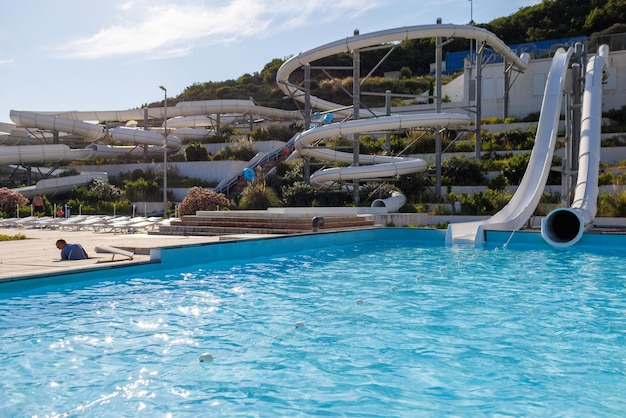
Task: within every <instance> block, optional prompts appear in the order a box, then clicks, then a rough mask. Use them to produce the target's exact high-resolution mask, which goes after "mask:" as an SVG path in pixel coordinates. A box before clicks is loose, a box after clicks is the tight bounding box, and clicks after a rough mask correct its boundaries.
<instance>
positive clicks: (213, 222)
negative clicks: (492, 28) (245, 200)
mask: <svg viewBox="0 0 626 418" xmlns="http://www.w3.org/2000/svg"><path fill="white" fill-rule="evenodd" d="M254 212H256V213H254ZM373 226H374V216H371V215H348V216H323V217H322V216H317V217H311V216H306V215H302V216H298V215H289V216H285V215H277V214H271V213H267V212H263V211H233V212H203V213H202V215H185V216H183V217H182V218H181V219H179V220H172V221H171V222H170V225H163V226H160V227H159V230H158V232H157V231H154V232H152V233H154V234H158V235H202V236H215V235H229V234H302V233H307V232H316V231H331V230H346V229H354V228H371V227H373Z"/></svg>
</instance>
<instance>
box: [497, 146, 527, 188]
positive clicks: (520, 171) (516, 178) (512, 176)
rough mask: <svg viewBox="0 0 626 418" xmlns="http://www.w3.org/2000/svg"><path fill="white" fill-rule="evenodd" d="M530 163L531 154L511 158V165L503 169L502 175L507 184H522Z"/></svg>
mask: <svg viewBox="0 0 626 418" xmlns="http://www.w3.org/2000/svg"><path fill="white" fill-rule="evenodd" d="M529 161H530V153H529V152H525V153H523V154H517V155H514V156H513V157H511V159H510V160H509V163H508V164H507V165H506V167H504V168H503V169H502V175H503V176H504V178H505V179H506V182H507V184H509V185H511V186H516V185H518V184H520V183H521V181H522V177H524V173H525V172H526V167H528V162H529Z"/></svg>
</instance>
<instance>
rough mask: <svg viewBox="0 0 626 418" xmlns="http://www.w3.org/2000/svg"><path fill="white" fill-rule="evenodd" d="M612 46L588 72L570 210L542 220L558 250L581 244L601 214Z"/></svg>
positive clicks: (596, 58) (594, 59)
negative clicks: (605, 94)
mask: <svg viewBox="0 0 626 418" xmlns="http://www.w3.org/2000/svg"><path fill="white" fill-rule="evenodd" d="M608 59H609V47H608V46H607V45H602V46H601V47H600V48H599V50H598V54H597V55H594V56H593V57H591V59H590V60H589V61H588V62H587V66H586V69H585V89H584V92H583V100H582V111H581V124H580V132H581V135H580V147H579V152H578V178H577V181H576V187H575V189H574V199H573V201H572V204H571V205H570V207H569V208H558V209H555V210H553V211H552V212H550V213H549V214H548V215H547V216H546V217H545V218H544V219H543V220H542V221H541V236H542V237H543V239H544V240H545V241H546V242H547V243H548V244H550V245H552V246H554V247H569V246H571V245H574V244H575V243H577V242H578V241H579V240H580V239H581V238H582V236H583V233H584V232H585V230H587V229H589V227H591V226H592V223H593V219H594V218H595V216H596V211H597V199H598V171H599V168H600V146H601V140H600V137H601V129H602V83H603V82H604V80H606V77H607V76H608Z"/></svg>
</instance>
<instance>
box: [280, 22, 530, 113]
mask: <svg viewBox="0 0 626 418" xmlns="http://www.w3.org/2000/svg"><path fill="white" fill-rule="evenodd" d="M438 36H440V37H448V38H465V39H475V40H477V41H480V42H485V43H487V45H489V46H490V47H491V48H493V49H494V51H496V52H497V53H498V54H500V55H502V56H503V57H504V58H506V60H507V61H509V62H510V63H512V64H513V66H514V67H515V68H517V69H518V70H520V71H524V70H525V69H526V62H524V60H522V59H521V58H520V57H518V56H517V55H516V54H515V52H514V51H513V50H511V49H510V48H509V47H508V46H507V45H506V44H505V43H504V42H503V41H502V40H500V39H499V38H498V37H497V36H496V35H494V34H493V33H491V32H489V31H488V30H486V29H482V28H478V27H476V26H471V25H453V24H435V25H420V26H408V27H401V28H395V29H387V30H382V31H378V32H372V33H368V34H363V35H356V36H352V37H349V38H346V39H341V40H339V41H335V42H331V43H328V44H325V45H322V46H320V47H317V48H313V49H311V50H308V51H305V52H301V53H299V54H298V55H296V56H294V57H292V58H290V59H288V60H287V61H286V62H285V63H284V64H283V65H282V66H281V67H280V68H279V69H278V72H277V73H276V81H277V83H278V87H279V88H280V89H281V90H282V91H283V92H284V93H285V94H287V95H288V96H293V97H294V98H295V99H296V100H298V101H301V102H303V101H304V98H305V91H304V90H303V89H302V88H300V87H298V86H295V85H293V84H291V83H290V82H289V76H290V75H291V73H293V72H294V71H296V70H298V69H299V68H301V67H302V66H303V65H305V64H310V63H311V62H313V61H316V60H319V59H321V58H325V57H328V56H330V55H335V54H339V53H343V52H348V53H349V52H351V51H353V50H355V49H360V48H365V47H369V46H372V45H378V44H383V43H389V42H398V41H405V40H409V39H420V38H434V37H438ZM310 99H311V106H312V107H314V108H317V109H320V110H333V111H334V112H335V113H338V114H342V115H351V114H352V109H351V108H346V107H345V106H343V105H338V104H336V103H332V102H329V101H326V100H322V99H320V98H318V97H314V96H311V98H310ZM338 108H343V110H337V109H338Z"/></svg>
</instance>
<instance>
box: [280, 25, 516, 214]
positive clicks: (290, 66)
mask: <svg viewBox="0 0 626 418" xmlns="http://www.w3.org/2000/svg"><path fill="white" fill-rule="evenodd" d="M432 37H445V38H457V37H459V38H466V39H474V40H476V41H479V42H484V43H486V44H487V45H489V46H490V47H491V48H492V49H493V50H494V51H495V52H497V53H498V54H500V55H502V56H504V57H505V58H506V59H507V60H508V61H509V62H511V63H512V64H513V65H514V66H515V67H516V68H517V69H518V70H520V71H523V70H524V69H525V68H526V63H525V62H524V61H523V60H521V59H520V58H519V57H518V56H517V55H515V53H514V52H513V51H512V50H511V49H509V48H508V47H507V46H506V44H505V43H504V42H502V41H501V40H500V39H498V38H497V37H496V36H495V35H494V34H493V33H491V32H489V31H487V30H484V29H481V28H477V27H474V26H466V25H451V24H436V25H423V26H410V27H402V28H396V29H388V30H384V31H379V32H372V33H369V34H363V35H355V36H352V37H348V38H346V39H342V40H339V41H336V42H331V43H328V44H325V45H322V46H320V47H317V48H314V49H311V50H309V51H306V52H301V53H299V54H298V55H296V56H294V57H292V58H290V59H289V60H287V61H286V62H285V63H284V64H283V65H282V66H281V67H280V68H279V70H278V72H277V74H276V79H277V82H278V86H279V88H280V89H281V90H282V91H283V92H285V94H287V95H288V96H291V97H293V98H294V99H295V100H298V101H302V102H304V100H305V96H306V95H305V91H304V90H303V88H302V87H300V86H298V85H295V84H293V83H290V82H289V77H290V75H291V74H292V73H293V72H294V71H296V70H298V69H300V68H301V67H302V66H304V65H305V64H309V63H312V62H314V61H316V60H319V59H321V58H324V57H327V56H331V55H335V54H339V53H343V52H347V53H350V52H352V51H354V50H358V49H361V48H366V47H369V46H373V45H379V44H385V43H395V42H399V41H404V40H409V39H419V38H432ZM310 103H311V107H312V108H315V109H319V110H321V111H332V112H333V113H335V114H340V115H345V116H350V115H352V113H353V110H351V108H349V107H348V108H346V106H343V105H340V104H337V103H332V102H329V101H326V100H322V99H320V98H317V97H314V96H310ZM469 122H470V119H469V117H468V116H467V115H465V114H455V113H429V114H426V113H421V114H414V115H392V116H379V115H376V117H373V118H368V119H358V120H351V121H344V122H340V123H331V124H329V125H325V126H321V127H316V128H313V129H309V130H308V131H305V132H303V133H301V134H300V135H299V137H297V138H296V140H295V147H296V149H297V150H298V152H299V153H300V154H302V155H305V156H312V157H316V158H319V159H322V160H326V161H336V162H343V163H352V162H353V161H354V155H353V154H351V153H346V152H339V151H334V150H329V149H325V148H322V147H314V146H313V145H314V144H315V143H316V142H317V141H319V140H321V139H323V138H329V137H333V136H337V135H348V134H355V133H367V132H380V131H386V130H398V129H409V128H416V127H462V126H466V125H467V124H469ZM361 163H364V164H370V165H364V166H360V165H359V166H352V167H339V168H330V169H324V170H318V171H317V172H315V173H313V175H312V176H311V178H310V183H311V185H312V186H313V187H317V188H321V187H326V186H330V185H331V184H333V183H335V182H340V181H346V180H355V179H364V180H366V179H372V178H382V177H393V176H396V175H400V174H410V173H415V172H419V171H423V170H425V169H426V168H427V164H426V162H424V161H423V160H421V159H416V158H403V157H390V156H368V155H359V164H361ZM387 202H388V203H390V204H391V203H392V204H393V207H389V208H388V210H389V211H393V210H397V209H398V208H399V207H400V206H402V204H403V203H404V199H402V198H400V199H399V198H398V196H392V198H390V199H389V200H388V201H387ZM378 203H380V202H378ZM385 204H386V203H383V205H385Z"/></svg>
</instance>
